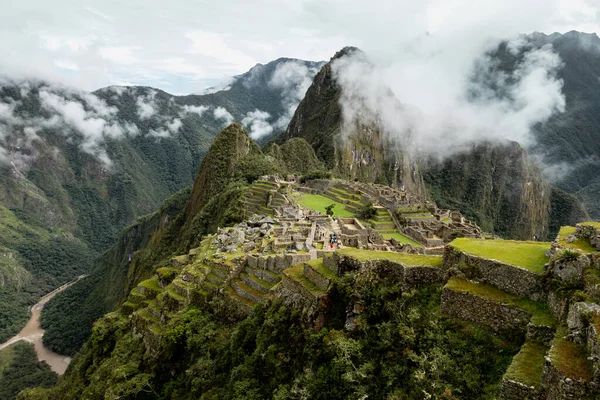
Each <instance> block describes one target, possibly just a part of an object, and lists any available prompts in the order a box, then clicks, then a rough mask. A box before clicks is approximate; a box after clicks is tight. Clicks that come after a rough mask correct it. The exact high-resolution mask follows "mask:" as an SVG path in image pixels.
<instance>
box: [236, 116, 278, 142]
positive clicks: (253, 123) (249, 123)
mask: <svg viewBox="0 0 600 400" xmlns="http://www.w3.org/2000/svg"><path fill="white" fill-rule="evenodd" d="M269 119H271V114H269V113H268V112H266V111H261V110H254V111H250V112H248V113H247V114H246V116H245V117H244V119H242V125H243V126H244V127H246V128H249V129H250V137H251V138H252V139H254V140H257V139H260V138H261V137H263V136H266V135H268V134H270V133H273V127H272V126H271V124H269V123H268V122H267V120H269Z"/></svg>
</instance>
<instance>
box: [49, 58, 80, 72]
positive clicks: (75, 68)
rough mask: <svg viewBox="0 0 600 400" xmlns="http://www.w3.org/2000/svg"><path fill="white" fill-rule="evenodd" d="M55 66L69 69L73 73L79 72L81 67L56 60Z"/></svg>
mask: <svg viewBox="0 0 600 400" xmlns="http://www.w3.org/2000/svg"><path fill="white" fill-rule="evenodd" d="M54 65H56V66H57V67H58V68H62V69H68V70H71V71H79V65H77V63H74V62H73V61H69V60H54Z"/></svg>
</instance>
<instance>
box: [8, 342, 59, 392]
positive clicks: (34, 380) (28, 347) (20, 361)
mask: <svg viewBox="0 0 600 400" xmlns="http://www.w3.org/2000/svg"><path fill="white" fill-rule="evenodd" d="M56 381H57V375H56V374H55V373H54V372H52V370H51V369H50V366H49V365H48V364H46V362H44V361H38V360H37V355H36V354H35V350H34V349H33V345H32V344H31V343H27V342H23V341H20V342H17V343H15V344H13V345H11V346H9V347H7V348H5V349H3V350H0V399H4V400H14V399H16V398H17V394H18V393H19V392H20V391H21V390H23V389H27V388H33V387H44V388H45V387H50V386H52V385H54V384H56Z"/></svg>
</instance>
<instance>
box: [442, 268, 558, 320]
mask: <svg viewBox="0 0 600 400" xmlns="http://www.w3.org/2000/svg"><path fill="white" fill-rule="evenodd" d="M445 288H448V289H450V290H454V291H456V292H462V293H469V294H472V295H473V296H478V297H482V298H485V299H489V300H492V301H495V302H498V303H503V304H507V305H509V306H511V307H514V308H519V309H521V310H523V311H526V312H528V313H529V314H531V322H532V323H534V324H537V325H546V326H554V325H555V324H556V321H555V320H554V318H553V317H552V315H551V314H550V312H549V311H548V308H547V306H546V305H545V304H541V303H536V302H535V301H532V300H529V299H526V298H521V297H517V296H515V295H512V294H510V293H506V292H505V291H502V290H500V289H498V288H496V287H494V286H491V285H487V284H485V283H476V282H471V281H467V280H464V279H460V278H451V279H450V280H449V281H448V283H447V284H446V286H445Z"/></svg>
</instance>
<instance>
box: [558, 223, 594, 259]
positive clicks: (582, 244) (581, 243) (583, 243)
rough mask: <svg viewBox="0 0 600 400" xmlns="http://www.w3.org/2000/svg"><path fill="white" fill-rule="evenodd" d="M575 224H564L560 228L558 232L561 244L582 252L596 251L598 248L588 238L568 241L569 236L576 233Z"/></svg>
mask: <svg viewBox="0 0 600 400" xmlns="http://www.w3.org/2000/svg"><path fill="white" fill-rule="evenodd" d="M575 229H576V228H575V227H574V226H563V227H561V228H560V231H559V232H558V236H559V238H560V239H559V244H560V245H561V246H562V247H566V248H569V249H574V250H579V251H581V252H582V253H595V252H596V249H595V248H594V247H593V246H592V245H591V244H590V241H589V240H587V239H580V238H576V239H575V240H573V241H572V242H570V243H569V242H567V238H568V237H569V236H571V235H573V234H574V233H575Z"/></svg>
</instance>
